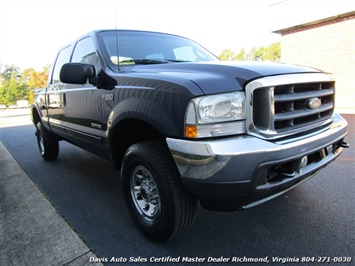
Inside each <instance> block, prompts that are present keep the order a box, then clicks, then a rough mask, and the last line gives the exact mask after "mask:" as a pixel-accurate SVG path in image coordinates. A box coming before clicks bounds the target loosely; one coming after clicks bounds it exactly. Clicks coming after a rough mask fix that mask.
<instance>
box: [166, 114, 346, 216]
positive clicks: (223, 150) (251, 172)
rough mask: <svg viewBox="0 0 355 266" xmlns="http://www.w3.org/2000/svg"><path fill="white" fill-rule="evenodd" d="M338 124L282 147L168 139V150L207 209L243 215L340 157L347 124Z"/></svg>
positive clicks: (238, 140) (249, 141)
mask: <svg viewBox="0 0 355 266" xmlns="http://www.w3.org/2000/svg"><path fill="white" fill-rule="evenodd" d="M332 120H333V123H332V124H330V125H328V126H327V127H324V128H322V129H319V130H318V131H314V132H312V133H309V134H307V135H302V136H297V137H293V138H287V139H284V140H279V141H268V140H264V139H260V138H257V137H254V136H248V135H243V136H234V137H228V138H223V139H213V140H201V141H189V140H181V139H172V138H167V144H168V147H169V149H170V152H171V154H172V155H173V158H174V161H175V163H176V165H177V168H178V170H179V172H180V175H181V178H182V182H183V184H184V186H185V188H186V189H187V190H188V191H189V192H190V193H191V194H194V195H196V196H197V197H198V198H199V200H200V202H201V204H202V205H203V207H205V208H207V209H213V210H223V211H230V210H237V209H243V208H248V207H252V206H255V205H257V204H260V203H262V202H265V201H267V200H270V199H272V198H274V197H276V196H279V195H280V194H282V193H285V192H286V191H288V190H290V189H291V188H293V187H295V186H297V185H299V184H301V183H302V182H303V181H305V180H307V179H308V178H310V177H311V176H313V175H314V174H315V173H317V172H318V171H319V170H320V169H322V168H323V167H325V166H326V165H328V164H329V163H330V162H331V161H333V160H334V159H335V158H336V157H337V156H339V154H340V153H341V152H342V150H343V148H342V146H344V145H342V143H343V140H344V137H345V135H346V133H347V122H346V121H345V120H344V119H343V118H342V117H341V116H340V115H337V114H336V115H334V117H333V119H332ZM305 156H307V158H306V159H308V163H307V164H306V165H305ZM302 159H303V160H302Z"/></svg>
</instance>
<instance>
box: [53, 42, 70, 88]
mask: <svg viewBox="0 0 355 266" xmlns="http://www.w3.org/2000/svg"><path fill="white" fill-rule="evenodd" d="M70 51H71V50H70V46H68V47H66V48H64V49H63V50H61V51H60V52H59V54H58V56H57V60H56V61H55V65H54V69H53V75H52V83H59V82H60V80H59V74H60V69H61V68H62V66H63V65H64V64H65V63H68V62H69V57H70Z"/></svg>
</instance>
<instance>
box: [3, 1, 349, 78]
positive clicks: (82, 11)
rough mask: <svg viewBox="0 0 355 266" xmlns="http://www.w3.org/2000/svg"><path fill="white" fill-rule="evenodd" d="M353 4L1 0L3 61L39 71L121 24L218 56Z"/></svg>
mask: <svg viewBox="0 0 355 266" xmlns="http://www.w3.org/2000/svg"><path fill="white" fill-rule="evenodd" d="M353 10H355V0H149V1H148V0H59V1H57V0H0V67H1V69H3V67H4V66H5V65H10V64H13V65H15V66H18V67H20V68H21V69H22V70H24V69H26V68H31V67H32V68H34V69H35V70H37V71H40V70H42V68H43V66H45V65H47V64H52V63H53V59H54V56H55V55H56V52H57V51H58V49H59V48H61V47H63V46H64V45H65V44H67V43H69V42H71V41H72V40H74V39H76V38H77V37H79V36H81V35H83V34H85V33H86V32H88V31H91V30H95V29H106V28H109V29H114V28H116V27H117V28H118V29H136V30H149V31H158V32H166V33H172V34H177V35H181V36H185V37H188V38H190V39H193V40H194V41H196V42H198V43H199V44H201V45H202V46H204V47H205V48H207V49H208V50H210V51H211V52H212V53H214V54H215V55H219V54H220V53H221V52H222V51H223V50H224V49H231V50H233V51H239V50H240V49H241V48H246V49H250V48H251V47H259V46H261V45H264V46H267V45H270V44H271V43H273V42H278V41H280V40H281V38H280V35H279V34H276V33H272V31H275V30H279V29H282V28H286V27H289V26H294V25H298V24H302V23H306V22H310V21H314V20H318V19H322V18H326V17H330V16H335V15H337V14H341V13H346V12H350V11H353ZM1 69H0V71H1Z"/></svg>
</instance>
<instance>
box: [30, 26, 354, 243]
mask: <svg viewBox="0 0 355 266" xmlns="http://www.w3.org/2000/svg"><path fill="white" fill-rule="evenodd" d="M334 83H335V82H334V80H333V79H332V77H331V76H330V75H329V74H328V73H324V72H322V71H319V70H316V69H313V68H308V67H300V66H293V65H286V64H275V63H260V62H259V63H257V62H221V61H220V60H219V59H218V58H217V57H215V56H214V55H213V54H211V53H210V52H208V51H207V50H206V49H204V48H203V47H201V46H199V45H198V44H196V43H195V42H193V41H191V40H189V39H186V38H183V37H180V36H175V35H169V34H162V33H154V32H144V31H124V30H119V31H116V30H102V31H93V32H90V33H88V34H86V35H84V36H82V37H81V38H79V39H77V40H75V41H74V42H73V43H71V44H69V45H67V46H65V47H64V48H62V49H61V50H60V51H59V53H58V55H57V57H56V59H55V62H54V65H53V69H52V73H51V74H50V78H49V84H48V86H47V88H46V89H45V90H41V91H39V92H38V93H37V95H36V100H35V103H34V105H33V106H32V108H31V111H32V115H31V116H32V120H33V123H34V125H35V126H36V136H37V141H38V147H39V150H40V153H41V155H42V157H43V158H44V159H45V160H54V159H56V158H57V156H58V152H59V145H58V141H60V140H66V141H68V142H70V143H73V144H74V145H77V146H79V147H82V148H84V149H86V150H88V151H90V152H92V153H94V154H97V155H99V156H101V157H103V158H106V159H108V160H110V161H112V162H113V164H114V165H115V166H116V167H117V168H118V169H120V171H121V178H122V188H123V194H124V197H125V200H126V202H127V205H128V209H129V211H130V214H131V216H132V218H133V220H134V222H135V223H136V224H137V226H138V227H139V228H140V230H141V231H142V232H144V234H145V235H146V236H148V237H149V238H150V239H152V240H155V241H159V242H163V241H167V240H169V239H172V238H174V237H176V236H178V235H179V234H181V233H183V232H184V231H186V230H187V229H188V228H189V227H190V226H191V225H192V223H193V220H194V214H195V209H196V203H197V200H199V202H200V203H201V205H202V206H203V207H204V208H206V209H212V210H220V211H234V210H240V209H244V208H249V207H252V206H255V205H257V204H260V203H262V202H265V201H267V200H269V199H272V198H274V197H276V196H278V195H280V194H282V193H284V192H286V191H288V190H290V189H292V188H294V187H296V186H297V185H299V184H301V183H303V182H304V181H306V180H307V179H308V178H310V177H311V176H313V175H314V174H316V173H317V172H318V171H320V170H321V169H322V168H324V167H325V166H326V165H327V164H329V163H330V162H332V161H333V160H334V159H335V158H336V157H337V156H339V154H340V153H341V151H342V149H343V148H344V147H347V146H348V144H347V143H346V142H345V141H344V137H345V135H346V133H347V123H346V121H345V120H344V119H343V118H342V117H341V116H339V115H338V114H335V113H334V99H335V97H334V95H335V91H334Z"/></svg>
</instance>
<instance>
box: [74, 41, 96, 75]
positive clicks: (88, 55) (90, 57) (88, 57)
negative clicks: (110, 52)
mask: <svg viewBox="0 0 355 266" xmlns="http://www.w3.org/2000/svg"><path fill="white" fill-rule="evenodd" d="M71 62H79V63H85V64H91V65H94V66H95V70H96V73H98V71H100V69H101V66H100V63H99V57H98V55H97V53H96V49H95V46H94V43H93V42H92V39H91V38H90V37H87V38H85V39H82V40H80V41H78V42H77V44H76V45H75V48H74V52H73V57H72V60H71Z"/></svg>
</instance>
